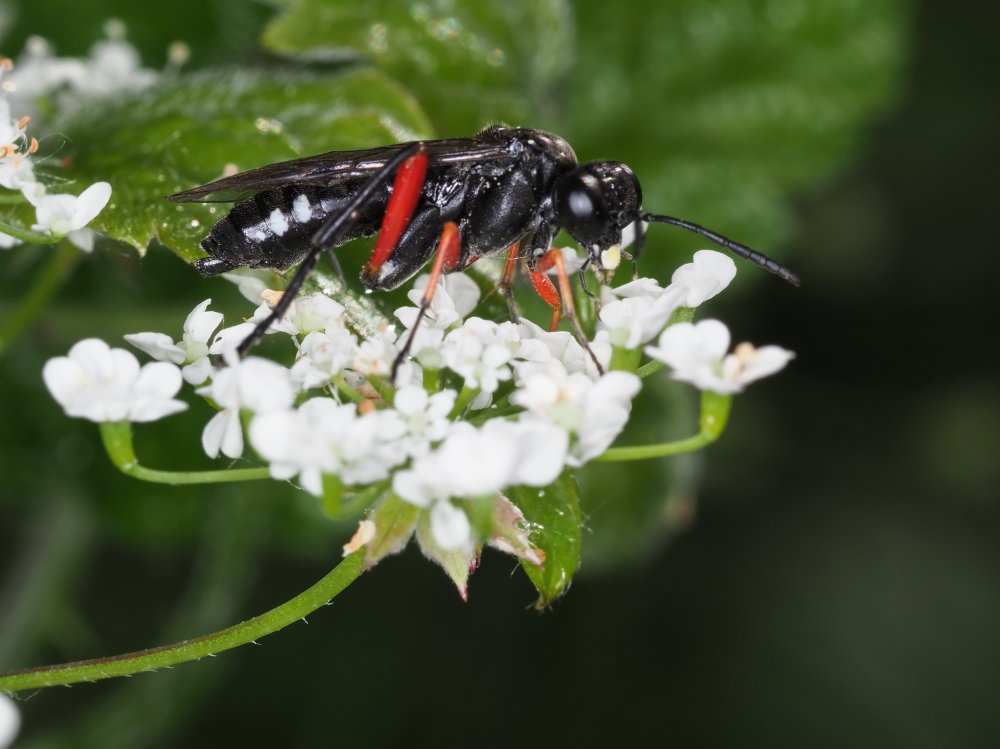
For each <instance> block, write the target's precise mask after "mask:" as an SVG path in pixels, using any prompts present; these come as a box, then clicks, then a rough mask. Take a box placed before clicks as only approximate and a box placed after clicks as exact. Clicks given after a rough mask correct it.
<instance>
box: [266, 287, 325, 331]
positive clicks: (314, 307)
mask: <svg viewBox="0 0 1000 749" xmlns="http://www.w3.org/2000/svg"><path fill="white" fill-rule="evenodd" d="M272 293H273V294H274V296H275V298H274V300H273V301H275V302H277V299H279V298H280V296H279V294H280V293H281V292H277V293H275V292H272ZM268 298H269V299H270V297H268ZM272 309H273V305H271V306H263V305H262V306H261V307H258V308H257V311H256V312H255V313H254V316H253V318H252V319H251V322H261V321H263V320H264V319H265V318H266V317H267V316H268V315H270V314H271V312H272ZM343 324H344V306H343V305H342V304H340V303H339V302H335V301H334V300H333V299H331V298H330V297H328V296H327V295H326V294H323V293H321V292H316V293H314V294H307V295H306V296H302V297H298V298H297V299H295V300H293V301H292V303H291V304H290V305H289V306H288V311H287V312H285V316H284V317H283V318H281V319H280V320H275V321H274V322H273V323H271V327H270V328H268V332H269V333H287V334H288V335H292V336H297V335H305V334H307V333H312V332H314V331H323V330H327V329H329V328H331V327H334V326H340V327H343Z"/></svg>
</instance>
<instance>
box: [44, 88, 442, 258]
mask: <svg viewBox="0 0 1000 749" xmlns="http://www.w3.org/2000/svg"><path fill="white" fill-rule="evenodd" d="M56 129H58V131H59V132H62V133H65V134H66V136H67V144H66V147H65V148H64V149H63V150H62V151H60V155H61V156H63V157H65V159H64V160H65V161H67V162H68V163H70V164H71V166H69V167H68V168H67V169H66V170H65V173H64V174H63V175H62V176H64V177H68V178H70V179H73V180H76V181H77V183H78V184H79V185H80V186H81V187H80V189H82V187H83V186H86V185H87V184H90V183H92V182H95V181H97V180H106V181H108V182H110V183H111V186H112V189H113V191H114V192H113V193H112V197H111V202H110V203H109V205H108V207H107V208H106V209H105V210H104V211H103V212H102V213H101V214H100V216H98V218H97V219H96V220H95V221H94V222H93V223H92V224H91V226H93V228H95V229H97V230H98V231H101V232H103V233H105V234H107V235H108V236H110V237H112V238H115V239H118V240H121V241H124V242H127V243H128V244H130V245H132V246H133V247H135V248H137V249H138V250H140V252H141V251H143V250H144V249H145V248H146V247H147V245H148V244H149V242H150V240H152V239H157V240H159V241H160V242H162V243H163V244H165V245H167V246H168V247H170V248H171V249H172V250H173V251H174V252H176V253H177V254H178V255H180V256H181V257H182V258H183V259H184V260H187V261H189V262H190V261H192V260H194V259H195V258H197V257H200V256H201V255H202V253H201V252H200V251H199V250H198V249H197V246H198V242H199V241H200V240H201V239H202V237H204V236H205V235H206V234H207V232H208V229H209V228H210V227H211V225H212V224H213V223H214V222H215V221H217V220H218V219H219V218H220V217H221V216H222V215H224V213H225V212H226V211H227V210H228V205H227V204H214V205H199V204H182V205H175V204H173V203H170V202H169V201H167V200H165V199H164V197H165V196H166V195H168V194H170V193H173V192H176V191H178V190H182V189H185V188H188V187H192V186H194V185H198V184H201V183H204V182H208V181H210V180H212V179H215V178H217V177H220V176H222V173H223V170H224V168H226V166H227V165H233V166H235V167H236V168H237V169H239V170H244V169H249V168H252V167H255V166H260V165H261V164H267V163H270V162H274V161H282V160H286V159H294V158H298V157H301V156H308V155H312V154H315V153H322V152H324V151H329V150H335V149H337V150H339V149H351V148H367V147H371V146H377V145H382V144H384V143H387V142H394V141H398V140H405V139H407V138H418V137H424V136H426V135H427V133H428V130H429V125H428V122H427V120H426V118H425V117H424V115H423V114H422V112H421V111H420V109H419V107H418V106H417V104H416V103H415V102H414V100H413V99H412V98H411V97H410V96H408V95H407V94H406V93H405V92H404V91H403V90H402V89H401V88H400V87H399V86H398V85H397V84H396V83H394V82H393V81H391V80H389V79H388V78H387V77H386V76H384V75H382V74H381V73H379V72H377V71H373V70H353V71H350V72H346V73H343V74H338V75H309V74H301V73H299V74H287V73H261V72H248V71H239V70H228V71H225V72H217V73H213V74H205V75H197V76H190V77H185V78H181V79H180V80H178V81H176V82H173V83H165V84H163V85H161V86H158V87H156V88H154V89H152V90H149V91H146V92H144V93H142V94H139V95H134V96H131V97H128V98H125V99H122V100H121V101H117V102H101V103H100V104H99V105H95V106H93V107H91V108H89V109H87V110H85V111H83V112H81V113H80V114H79V115H76V116H74V117H72V118H71V119H68V120H66V121H64V122H61V123H58V125H57V128H56Z"/></svg>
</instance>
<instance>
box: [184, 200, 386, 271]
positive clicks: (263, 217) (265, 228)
mask: <svg viewBox="0 0 1000 749" xmlns="http://www.w3.org/2000/svg"><path fill="white" fill-rule="evenodd" d="M354 188H355V186H354V185H352V184H350V183H348V184H344V185H340V186H337V187H335V188H332V187H315V186H311V185H302V186H297V185H286V186H284V187H281V188H278V189H276V190H266V191H264V192H260V193H257V194H256V195H253V196H251V197H249V198H246V199H245V200H241V201H240V202H239V203H237V204H236V205H235V206H233V209H232V210H231V211H230V212H229V215H227V216H224V217H223V218H221V219H220V220H219V221H218V222H217V223H216V224H215V226H213V227H212V231H211V232H210V233H209V235H208V236H207V237H205V239H203V240H202V241H201V248H202V249H203V250H204V251H205V252H207V253H208V254H209V255H210V257H209V258H204V259H202V260H200V261H198V269H199V270H201V271H202V272H203V273H208V274H215V273H223V272H225V271H228V270H232V269H233V268H275V269H277V270H279V271H285V270H287V269H288V268H291V267H292V266H293V265H297V264H298V263H300V262H301V261H302V260H303V259H305V257H306V255H307V254H308V253H309V251H310V249H311V247H312V245H311V243H310V239H311V238H312V235H313V234H314V233H315V232H316V230H317V229H319V228H320V226H322V224H323V222H324V221H325V220H326V219H327V218H329V217H330V216H331V215H334V214H337V213H339V212H340V211H342V210H343V208H344V206H346V205H347V203H349V202H350V200H351V198H352V196H353V193H354V192H355V189H354ZM383 208H384V201H376V202H375V204H374V205H372V206H370V207H369V208H368V210H367V211H366V215H365V216H362V217H361V219H360V220H359V221H358V222H357V224H356V225H355V226H354V227H353V229H352V231H351V233H350V236H348V237H345V238H344V239H345V240H347V239H354V238H355V237H360V236H367V235H369V234H373V233H374V232H375V231H376V229H377V228H378V219H379V217H380V216H381V211H382V210H383Z"/></svg>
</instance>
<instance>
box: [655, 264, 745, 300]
mask: <svg viewBox="0 0 1000 749" xmlns="http://www.w3.org/2000/svg"><path fill="white" fill-rule="evenodd" d="M734 278H736V263H735V262H733V259H732V258H731V257H729V255H726V254H723V253H721V252H716V251H715V250H698V252H696V253H694V260H693V261H692V262H690V263H685V264H684V265H682V266H681V267H680V268H678V269H677V270H675V271H674V275H673V276H672V277H671V279H670V280H671V282H672V283H671V286H677V287H679V288H680V289H683V298H682V300H681V304H682V306H684V307H697V306H699V305H700V304H703V303H704V302H706V301H708V300H709V299H711V298H712V297H713V296H715V295H716V294H718V293H719V292H720V291H722V290H723V289H725V288H726V287H727V286H729V284H730V283H731V282H732V280H733V279H734Z"/></svg>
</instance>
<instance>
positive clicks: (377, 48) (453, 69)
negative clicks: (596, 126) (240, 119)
mask: <svg viewBox="0 0 1000 749" xmlns="http://www.w3.org/2000/svg"><path fill="white" fill-rule="evenodd" d="M284 4H285V5H287V6H288V12H286V13H284V14H283V15H281V16H280V17H279V18H278V19H277V20H275V21H274V22H273V23H271V25H270V26H268V28H267V29H266V31H265V34H264V43H265V45H267V46H268V47H270V48H271V49H272V50H274V51H275V52H279V53H281V54H287V55H305V56H306V57H307V59H317V58H319V59H324V58H325V59H333V60H336V59H343V57H344V56H345V55H361V56H364V57H365V58H367V59H369V60H371V62H372V63H373V64H374V65H376V66H377V67H379V68H380V69H382V70H384V71H385V72H387V73H388V74H390V75H391V76H393V77H394V78H396V79H398V80H400V81H402V82H403V83H404V84H405V85H406V86H407V88H408V89H409V90H411V91H413V92H414V94H415V95H416V96H417V98H418V99H419V100H420V102H421V103H422V104H423V105H424V107H425V108H426V110H427V112H428V113H430V115H431V118H432V119H433V121H434V124H435V125H436V126H437V129H438V130H439V132H441V133H444V134H447V135H453V136H457V135H471V134H472V133H474V132H476V131H477V130H479V129H480V128H481V127H482V126H483V125H485V124H486V123H488V122H493V121H496V120H498V119H500V120H505V121H508V122H511V123H515V124H519V123H524V122H528V121H529V118H530V117H532V116H537V114H536V113H537V111H538V110H539V109H541V108H543V107H545V106H546V105H547V104H548V103H549V102H551V99H552V90H553V87H554V85H555V84H556V82H557V81H558V79H559V77H560V76H561V74H562V73H563V72H564V71H565V69H566V66H567V65H568V63H569V61H570V56H569V49H570V46H569V45H570V42H571V39H572V36H571V34H572V22H571V17H570V11H569V8H568V5H567V3H566V2H565V0H506V1H505V2H503V3H455V2H451V1H450V0H428V1H427V2H421V3H401V2H398V0H369V1H368V2H364V3H352V4H347V3H343V2H340V0H287V2H285V3H284Z"/></svg>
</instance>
